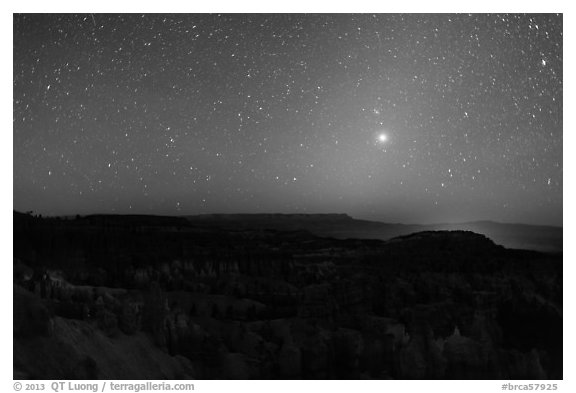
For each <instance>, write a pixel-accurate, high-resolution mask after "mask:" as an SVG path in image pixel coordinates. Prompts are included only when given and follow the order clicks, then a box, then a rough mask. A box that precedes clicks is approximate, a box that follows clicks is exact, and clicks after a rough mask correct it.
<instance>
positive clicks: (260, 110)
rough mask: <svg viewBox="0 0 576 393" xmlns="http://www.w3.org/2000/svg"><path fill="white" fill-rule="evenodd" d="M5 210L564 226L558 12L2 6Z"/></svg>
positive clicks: (47, 212) (45, 213) (559, 19)
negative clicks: (7, 101)
mask: <svg viewBox="0 0 576 393" xmlns="http://www.w3.org/2000/svg"><path fill="white" fill-rule="evenodd" d="M13 31H14V50H13V176H14V179H13V196H14V209H16V210H19V211H30V210H32V211H34V212H35V213H39V214H43V215H74V214H90V213H126V214H137V213H138V214H166V215H187V214H201V213H259V212H265V213H269V212H281V213H329V212H334V213H347V214H350V215H352V216H354V217H358V218H366V219H374V220H381V221H388V222H404V223H432V222H456V221H470V220H497V221H502V222H519V223H531V224H551V225H562V188H563V180H562V176H563V165H562V159H563V157H562V143H563V142H562V141H563V135H562V105H563V99H562V78H563V76H562V51H563V48H562V42H563V37H562V15H556V14H545V15H527V14H325V15H323V14H309V15H303V14H231V15H226V14H174V15H168V14H166V15H164V14H144V15H141V14H138V15H132V14H120V15H113V14H82V15H74V14H65V15H58V14H51V15H32V14H24V15H14V17H13Z"/></svg>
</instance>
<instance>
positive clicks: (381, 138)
mask: <svg viewBox="0 0 576 393" xmlns="http://www.w3.org/2000/svg"><path fill="white" fill-rule="evenodd" d="M387 140H388V135H386V134H378V142H380V143H386V141H387Z"/></svg>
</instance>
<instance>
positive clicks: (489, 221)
mask: <svg viewBox="0 0 576 393" xmlns="http://www.w3.org/2000/svg"><path fill="white" fill-rule="evenodd" d="M13 211H14V213H19V214H30V215H32V216H41V217H42V218H75V217H91V216H135V217H136V216H143V217H174V218H187V217H202V216H206V217H208V216H286V217H289V216H302V215H304V216H346V217H348V218H350V219H352V220H360V221H368V222H375V223H382V224H392V225H405V226H435V225H437V226H441V225H460V224H478V223H493V224H499V225H513V226H544V227H552V228H564V226H563V225H553V224H532V223H526V222H509V221H499V220H483V219H478V220H467V221H438V222H436V221H434V222H423V223H422V222H399V221H390V220H385V219H381V218H370V217H361V216H355V215H351V214H348V213H336V212H325V213H312V212H308V213H282V212H257V213H218V212H214V213H211V212H207V213H197V214H185V213H178V214H156V213H138V212H128V213H118V212H112V213H98V212H95V213H83V214H77V213H72V214H48V215H46V214H42V213H41V212H36V211H34V210H27V211H21V210H16V209H14V210H13Z"/></svg>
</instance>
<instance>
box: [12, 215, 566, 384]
mask: <svg viewBox="0 0 576 393" xmlns="http://www.w3.org/2000/svg"><path fill="white" fill-rule="evenodd" d="M469 225H476V228H491V230H492V231H493V232H494V233H500V235H501V237H500V238H499V239H500V241H497V243H499V244H503V245H505V246H507V247H514V244H532V245H534V244H536V245H537V247H527V248H536V249H540V250H546V251H555V252H553V253H546V252H541V251H528V250H520V249H513V248H505V247H503V246H502V245H499V244H496V243H494V242H493V241H492V240H491V239H490V238H488V237H486V236H484V235H482V234H479V233H474V232H471V231H461V230H459V231H445V230H442V231H440V230H428V229H432V228H431V227H418V226H400V225H393V224H383V223H376V222H370V221H359V220H353V219H351V218H350V217H348V216H345V215H221V216H220V215H217V216H194V217H186V218H184V217H181V218H177V217H157V216H106V215H95V216H87V217H76V218H68V219H64V218H40V217H34V216H32V215H28V214H21V213H16V212H15V213H14V266H13V268H14V378H15V379H28V378H30V379H34V378H41V379H59V378H60V379H360V378H363V379H364V378H366V379H368V378H370V379H560V378H562V307H563V305H562V271H563V270H562V255H561V244H562V230H561V228H551V227H542V228H541V227H526V228H524V230H523V232H522V235H518V232H517V231H514V230H513V228H512V227H505V226H502V225H503V224H495V223H475V224H469ZM422 229H424V231H422ZM433 229H453V228H451V227H450V228H448V227H442V226H438V227H435V228H433ZM558 230H559V234H558ZM498 231H500V232H498ZM539 231H540V233H541V236H540V237H539V236H538V233H539ZM413 232H416V233H413ZM478 232H481V231H480V230H478ZM376 233H379V234H380V235H379V236H375V235H374V234H376ZM496 237H497V236H496ZM376 238H380V239H388V240H378V239H376ZM501 239H507V240H505V241H504V240H501ZM559 251H560V252H559Z"/></svg>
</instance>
